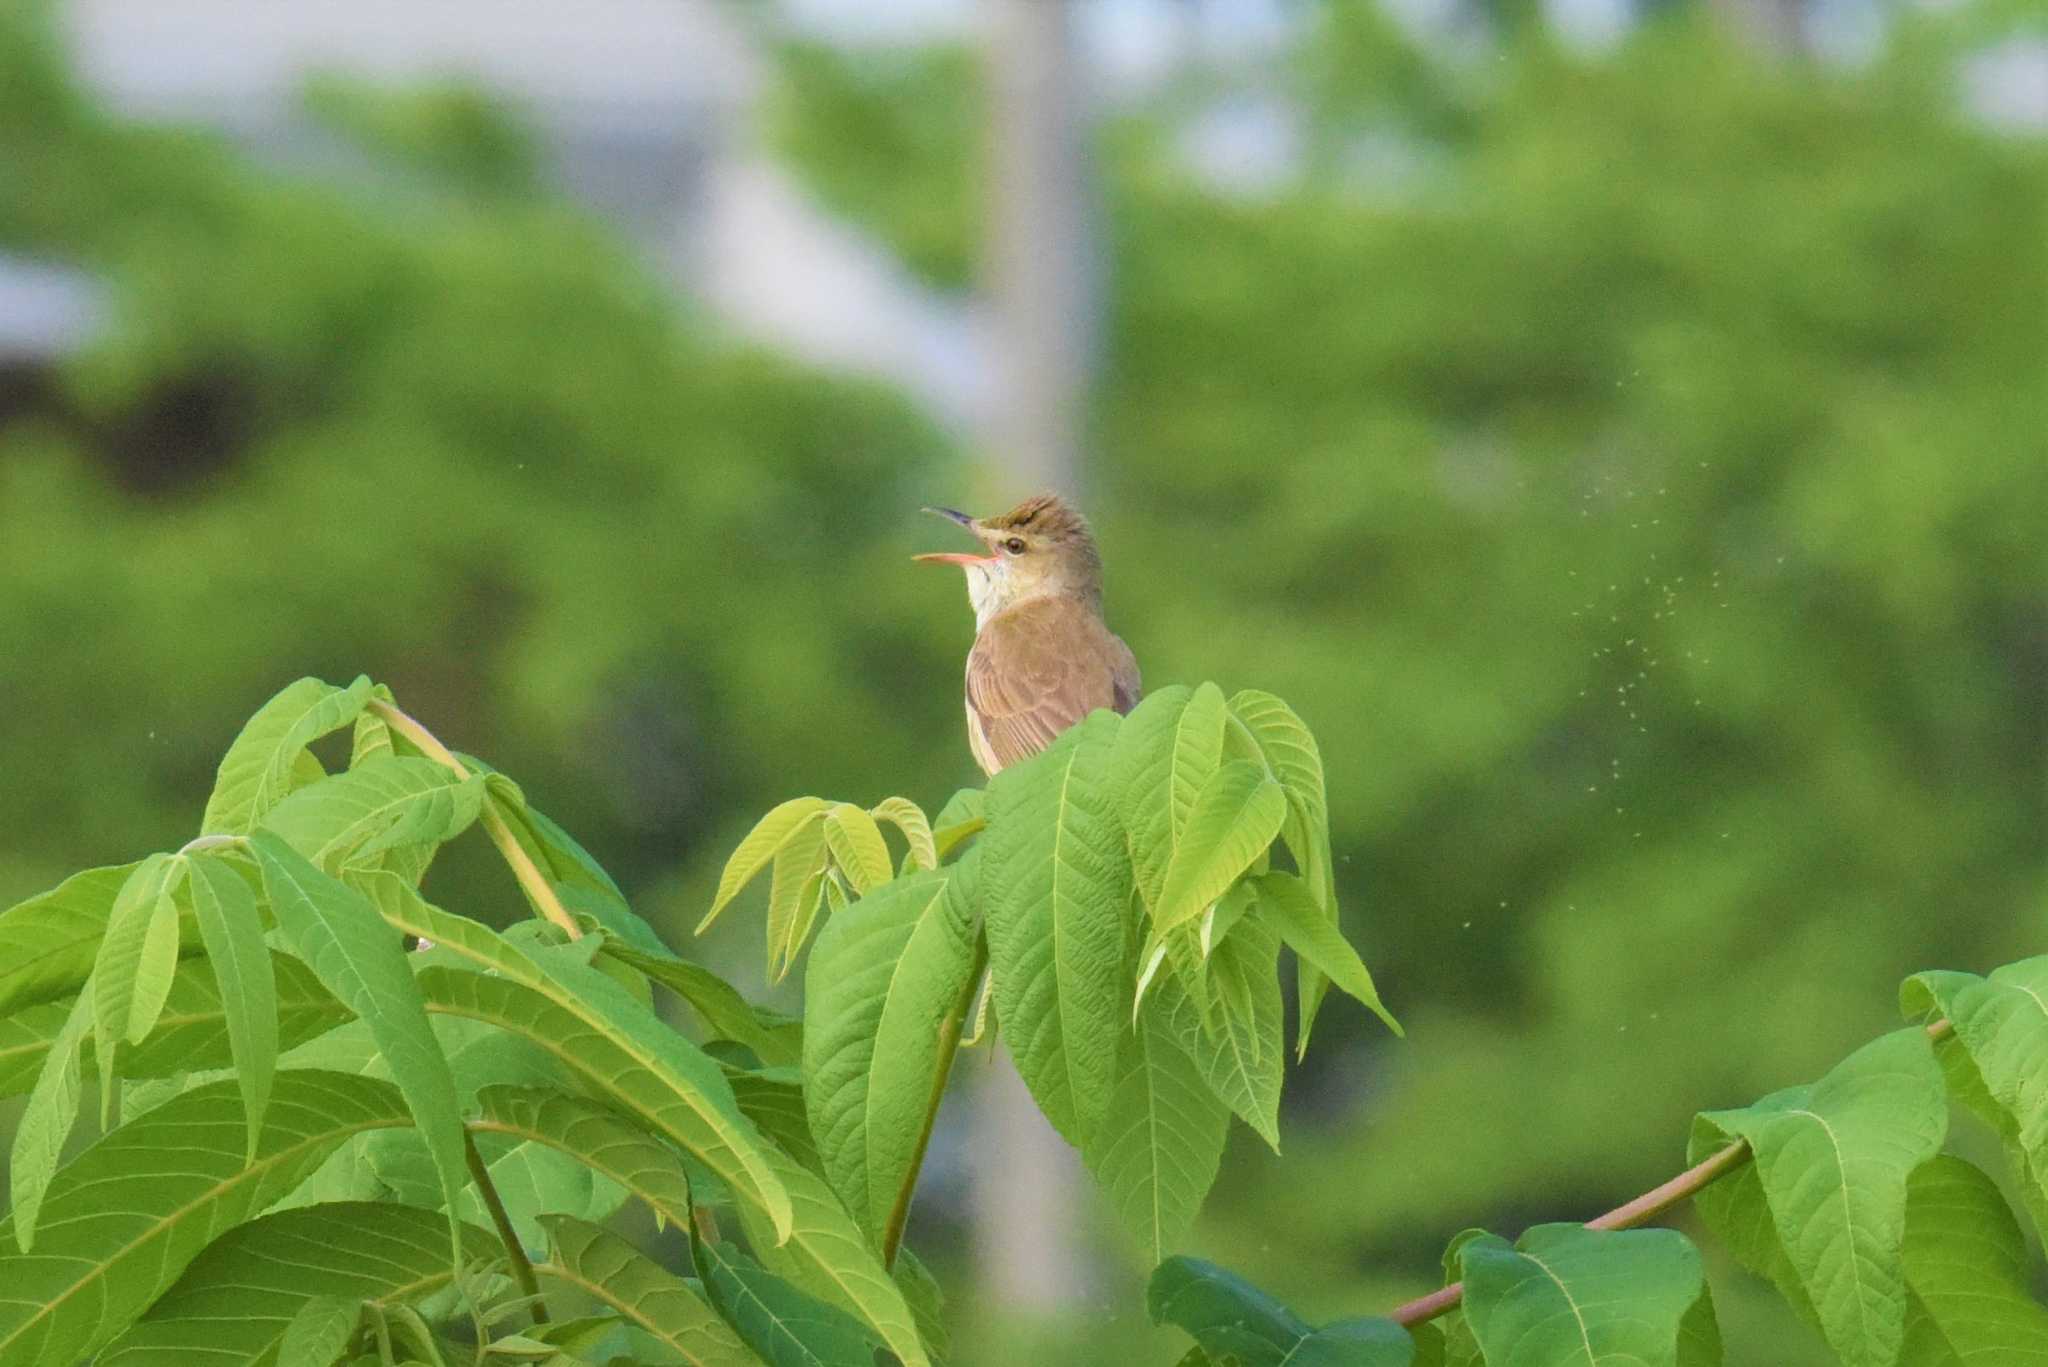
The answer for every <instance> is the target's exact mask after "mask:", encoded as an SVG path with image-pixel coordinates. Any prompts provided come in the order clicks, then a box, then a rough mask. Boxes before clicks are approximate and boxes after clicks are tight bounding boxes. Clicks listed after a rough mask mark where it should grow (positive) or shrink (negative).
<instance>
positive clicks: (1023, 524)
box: [916, 494, 1102, 625]
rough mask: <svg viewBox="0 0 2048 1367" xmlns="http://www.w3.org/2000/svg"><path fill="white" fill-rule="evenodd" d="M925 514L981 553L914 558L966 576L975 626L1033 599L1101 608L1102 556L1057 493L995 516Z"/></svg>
mask: <svg viewBox="0 0 2048 1367" xmlns="http://www.w3.org/2000/svg"><path fill="white" fill-rule="evenodd" d="M925 511H926V512H928V513H931V514H933V515H935V516H938V517H943V518H945V519H947V520H948V521H950V522H957V523H959V524H960V525H961V526H962V527H965V528H966V529H967V530H968V531H970V532H972V533H973V534H974V535H975V536H976V537H977V538H978V539H979V540H980V541H981V544H982V546H983V547H984V548H985V551H986V553H985V554H982V555H973V554H968V553H965V552H953V551H946V552H933V553H931V554H929V555H920V556H918V557H916V558H917V559H919V560H922V561H925V562H926V563H928V564H941V565H958V566H960V567H961V568H962V569H964V570H965V571H967V597H968V599H969V600H970V601H971V602H972V603H973V604H974V619H975V622H976V624H977V625H979V624H980V623H982V622H986V621H987V620H988V619H989V618H991V617H993V616H995V614H997V613H998V612H1001V611H1002V610H1003V609H1004V608H1007V607H1014V606H1015V605H1016V604H1018V603H1023V602H1028V601H1030V600H1031V599H1034V598H1052V597H1059V596H1065V597H1072V598H1079V599H1081V600H1082V601H1083V602H1086V603H1088V604H1089V605H1090V606H1092V607H1097V608H1099V607H1100V606H1101V602H1102V557H1101V556H1100V555H1099V554H1098V553H1097V552H1096V549H1095V537H1094V534H1093V533H1091V532H1090V531H1089V530H1088V522H1087V519H1085V518H1083V517H1082V516H1081V514H1080V513H1078V512H1076V511H1075V510H1074V509H1073V508H1072V507H1071V506H1070V505H1068V504H1067V502H1066V501H1065V500H1063V499H1061V498H1060V497H1059V496H1058V495H1057V494H1040V495H1038V496H1037V497H1036V498H1027V499H1025V500H1024V501H1023V502H1022V503H1020V504H1018V505H1017V506H1016V507H1014V508H1012V509H1010V511H1008V512H1007V513H1003V514H1001V515H999V516H997V517H969V516H968V515H967V514H966V513H959V512H954V511H953V510H952V509H951V508H927V509H925Z"/></svg>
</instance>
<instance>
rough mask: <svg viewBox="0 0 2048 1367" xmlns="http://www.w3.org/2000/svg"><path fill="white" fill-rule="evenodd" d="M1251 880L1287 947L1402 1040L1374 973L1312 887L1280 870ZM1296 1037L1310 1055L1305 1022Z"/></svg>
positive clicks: (1299, 1047)
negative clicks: (1346, 937)
mask: <svg viewBox="0 0 2048 1367" xmlns="http://www.w3.org/2000/svg"><path fill="white" fill-rule="evenodd" d="M1251 881H1252V886H1253V889H1254V891H1256V893H1257V894H1258V905H1259V907H1260V908H1261V910H1262V911H1263V913H1264V914H1265V916H1266V917H1267V918H1268V919H1269V920H1270V921H1271V922H1272V924H1273V926H1274V928H1275V929H1277V930H1278V931H1279V932H1280V938H1281V939H1283V940H1285V941H1286V942H1287V947H1288V948H1289V949H1291V950H1293V951H1294V952H1295V954H1296V955H1297V956H1298V957H1299V958H1300V959H1301V960H1302V962H1303V963H1305V964H1312V965H1314V966H1315V968H1316V969H1317V971H1318V972H1320V973H1321V974H1322V975H1323V977H1324V979H1325V980H1326V981H1329V982H1334V983H1336V984H1337V986H1338V987H1340V988H1342V989H1343V990H1344V991H1345V992H1347V993H1349V994H1350V995H1351V996H1353V997H1355V998H1357V999H1358V1000H1359V1001H1360V1002H1361V1003H1363V1004H1364V1005H1365V1007H1366V1008H1367V1009H1368V1010H1370V1011H1371V1012H1372V1013H1373V1014H1374V1015H1376V1016H1378V1017H1379V1018H1380V1019H1381V1020H1383V1021H1385V1022H1386V1023H1387V1028H1388V1029H1389V1030H1392V1031H1393V1032H1394V1033H1395V1034H1397V1035H1398V1034H1400V1033H1402V1032H1401V1023H1400V1022H1399V1021H1397V1020H1395V1019H1394V1017H1393V1015H1392V1013H1390V1012H1389V1011H1388V1010H1387V1008H1386V1006H1385V1005H1384V1004H1382V1003H1381V1001H1380V994H1379V991H1378V989H1376V988H1375V987H1374V986H1373V983H1372V974H1371V973H1369V972H1367V971H1366V967H1365V961H1364V960H1363V959H1361V958H1359V957H1358V951H1357V950H1356V949H1353V948H1352V947H1351V942H1350V941H1349V940H1347V939H1345V938H1344V932H1343V931H1342V930H1340V929H1339V928H1338V926H1337V922H1336V920H1335V919H1334V918H1333V917H1331V916H1330V915H1329V913H1328V912H1326V911H1325V910H1324V909H1323V907H1322V906H1321V905H1320V904H1318V903H1317V901H1316V899H1315V897H1314V895H1313V894H1312V893H1311V892H1310V890H1309V885H1308V884H1307V883H1305V882H1304V881H1302V880H1301V879H1300V878H1297V877H1295V876H1294V875H1293V874H1291V873H1283V872H1281V871H1279V870H1277V869H1276V870H1274V871H1272V872H1270V873H1264V874H1260V875H1259V876H1258V877H1257V878H1254V879H1253V880H1251ZM1318 995H1320V994H1318ZM1295 1038H1296V1039H1297V1040H1298V1041H1299V1045H1298V1047H1297V1051H1296V1052H1298V1053H1299V1052H1302V1051H1305V1050H1306V1049H1307V1048H1308V1026H1307V1023H1306V1018H1304V1021H1303V1023H1301V1024H1299V1025H1297V1026H1296V1031H1295Z"/></svg>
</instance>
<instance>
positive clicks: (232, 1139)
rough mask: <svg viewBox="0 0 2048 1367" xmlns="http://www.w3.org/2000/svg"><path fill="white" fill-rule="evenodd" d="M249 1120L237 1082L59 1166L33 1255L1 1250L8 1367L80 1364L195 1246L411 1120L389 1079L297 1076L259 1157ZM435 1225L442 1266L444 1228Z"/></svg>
mask: <svg viewBox="0 0 2048 1367" xmlns="http://www.w3.org/2000/svg"><path fill="white" fill-rule="evenodd" d="M247 1123H248V1116H247V1113H246V1112H245V1111H244V1110H243V1107H242V1100H241V1096H240V1094H239V1092H238V1091H237V1089H236V1086H235V1084H234V1083H233V1082H232V1081H230V1080H222V1081H220V1082H214V1083H208V1084H206V1085H205V1086H202V1087H197V1088H194V1089H193V1090H192V1091H190V1092H187V1093H185V1094H184V1095H182V1096H179V1097H175V1098H173V1099H172V1100H170V1101H167V1102H165V1103H164V1104H163V1105H161V1106H159V1107H157V1108H156V1109H155V1110H152V1111H150V1112H148V1113H147V1114H145V1115H142V1116H140V1117H138V1118H136V1119H135V1120H132V1121H130V1122H129V1123H128V1124H126V1125H123V1126H121V1127H120V1128H119V1129H117V1130H115V1131H113V1132H112V1133H111V1134H108V1135H106V1136H104V1137H103V1138H101V1139H100V1140H99V1141H98V1142H97V1143H95V1144H93V1145H92V1146H91V1147H90V1148H88V1149H86V1150H85V1151H84V1152H83V1153H81V1154H80V1155H79V1156H78V1157H77V1158H76V1159H74V1160H73V1161H72V1162H71V1163H69V1164H67V1165H66V1166H65V1167H64V1168H63V1169H62V1170H61V1171H59V1172H58V1174H57V1177H56V1180H55V1181H53V1182H52V1183H51V1184H50V1190H49V1194H48V1196H47V1198H46V1199H45V1201H44V1202H43V1209H42V1219H41V1225H40V1234H39V1235H38V1237H37V1240H36V1250H35V1252H33V1253H17V1254H9V1253H4V1252H0V1367H31V1365H34V1367H43V1364H52V1363H71V1362H76V1361H77V1360H78V1359H79V1358H80V1357H82V1356H84V1355H86V1354H89V1353H92V1352H95V1351H97V1350H98V1349H99V1347H100V1346H101V1345H103V1344H105V1343H106V1342H107V1341H108V1340H109V1339H111V1338H112V1337H113V1336H114V1335H115V1334H117V1333H119V1332H120V1331H121V1330H122V1329H123V1328H125V1327H127V1325H128V1324H129V1323H130V1322H131V1321H132V1320H133V1319H134V1318H135V1317H136V1316H137V1315H139V1314H141V1313H142V1311H143V1310H144V1308H146V1307H147V1306H148V1305H149V1304H150V1303H151V1302H152V1301H154V1300H155V1299H156V1298H157V1297H158V1296H159V1295H160V1294H162V1292H163V1291H164V1289H165V1288H167V1287H168V1286H170V1285H171V1283H172V1282H173V1281H175V1280H176V1279H177V1276H178V1274H179V1272H180V1271H181V1270H182V1269H183V1268H184V1267H185V1265H186V1264H187V1263H188V1262H190V1261H191V1260H192V1258H193V1257H194V1255H196V1254H197V1253H198V1252H199V1250H200V1249H202V1248H204V1247H206V1245H207V1244H209V1243H211V1242H212V1241H213V1240H214V1239H215V1238H216V1237H217V1236H218V1235H219V1234H220V1233H221V1232H222V1231H224V1230H227V1229H230V1228H232V1227H234V1226H235V1225H238V1224H240V1223H241V1222H242V1221H244V1220H246V1219H248V1218H249V1217H251V1216H253V1215H255V1214H256V1213H257V1212H258V1211H261V1210H263V1209H264V1208H266V1207H267V1206H269V1205H270V1204H271V1203H272V1202H274V1201H276V1200H277V1199H278V1198H279V1197H281V1196H283V1195H284V1194H285V1193H287V1192H289V1191H290V1190H291V1189H292V1188H293V1187H295V1186H297V1185H298V1184H299V1183H300V1182H301V1181H302V1180H303V1179H304V1178H305V1177H306V1176H307V1175H308V1174H309V1173H311V1172H312V1171H313V1170H314V1169H315V1168H317V1167H318V1166H319V1165H320V1164H321V1162H322V1161H323V1160H325V1159H326V1157H327V1155H328V1154H329V1153H331V1152H333V1151H334V1149H336V1148H337V1147H338V1146H339V1145H340V1144H341V1143H342V1142H343V1141H344V1140H346V1139H347V1138H349V1136H351V1135H354V1134H359V1133H363V1132H366V1131H369V1130H374V1129H382V1128H386V1127H389V1126H394V1125H408V1124H411V1123H412V1117H411V1115H410V1113H409V1112H408V1110H407V1108H406V1105H405V1103H404V1101H403V1099H402V1098H401V1097H400V1095H399V1093H398V1092H397V1091H396V1090H395V1089H394V1088H393V1087H392V1086H391V1084H389V1083H386V1082H378V1081H374V1080H372V1079H369V1078H358V1077H349V1076H347V1075H345V1074H340V1073H330V1072H323V1071H315V1070H291V1071H286V1072H281V1073H279V1074H278V1075H277V1079H276V1082H275V1085H274V1086H273V1088H272V1090H271V1096H270V1106H269V1108H268V1111H267V1114H266V1118H265V1121H264V1125H263V1134H262V1138H261V1140H260V1141H259V1142H258V1144H257V1147H256V1155H255V1157H254V1158H253V1159H251V1158H250V1157H249V1156H248V1153H247V1141H246V1134H247ZM13 1223H14V1222H13V1220H12V1219H11V1218H10V1219H9V1220H7V1221H6V1222H4V1223H0V1249H4V1248H5V1247H7V1246H9V1245H10V1244H11V1243H12V1240H11V1238H9V1237H8V1233H9V1231H11V1229H12V1226H13ZM440 1228H441V1230H442V1234H443V1238H442V1240H441V1244H440V1252H441V1256H442V1258H443V1259H444V1260H445V1259H446V1257H447V1254H448V1243H447V1239H446V1231H447V1225H446V1223H445V1222H444V1223H442V1224H441V1226H440ZM308 1289H309V1290H311V1289H317V1288H308Z"/></svg>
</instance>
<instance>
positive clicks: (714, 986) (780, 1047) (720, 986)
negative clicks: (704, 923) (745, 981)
mask: <svg viewBox="0 0 2048 1367" xmlns="http://www.w3.org/2000/svg"><path fill="white" fill-rule="evenodd" d="M604 952H605V954H606V955H607V956H609V957H611V958H615V959H617V960H618V961H619V962H621V963H624V964H630V965H631V966H632V967H634V968H637V969H639V970H640V971H641V972H642V973H645V974H646V975H647V976H648V977H650V978H652V979H654V981H656V982H658V983H660V984H661V985H662V986H663V987H666V988H668V989H669V990H670V991H672V992H674V993H675V994H676V995H677V996H679V997H681V998H682V999H683V1000H684V1001H685V1002H687V1003H689V1006H690V1009H691V1010H692V1011H694V1012H696V1013H697V1019H698V1020H700V1021H702V1022H703V1024H704V1028H705V1029H706V1030H707V1031H709V1032H710V1033H711V1034H712V1035H713V1036H714V1037H716V1038H718V1039H729V1040H731V1041H733V1042H734V1043H735V1044H744V1045H745V1046H746V1047H747V1048H749V1049H751V1050H753V1051H754V1056H755V1057H756V1058H758V1059H760V1060H761V1062H762V1063H764V1064H766V1065H768V1066H770V1067H779V1066H782V1065H785V1064H795V1063H797V1062H799V1061H800V1060H801V1058H802V1050H803V1024H802V1022H800V1021H797V1020H794V1019H792V1018H790V1017H787V1016H781V1015H777V1014H776V1013H775V1012H773V1011H769V1010H767V1009H766V1008H764V1007H759V1006H755V1005H754V1004H753V1003H751V1002H749V1001H748V1000H747V999H746V998H745V997H742V996H741V995H740V994H739V991H738V990H737V989H736V988H734V987H733V986H732V985H731V984H730V983H728V982H726V980H725V979H723V978H721V977H719V976H718V975H717V974H716V973H713V972H712V971H711V970H710V969H708V968H706V967H704V966H703V965H702V964H696V963H691V962H690V961H689V960H687V959H678V958H676V957H675V956H674V955H671V954H667V953H663V954H661V955H655V954H649V953H645V952H642V951H639V950H636V949H633V948H631V947H630V946H627V945H623V944H620V943H619V942H617V941H609V942H607V943H606V945H605V949H604Z"/></svg>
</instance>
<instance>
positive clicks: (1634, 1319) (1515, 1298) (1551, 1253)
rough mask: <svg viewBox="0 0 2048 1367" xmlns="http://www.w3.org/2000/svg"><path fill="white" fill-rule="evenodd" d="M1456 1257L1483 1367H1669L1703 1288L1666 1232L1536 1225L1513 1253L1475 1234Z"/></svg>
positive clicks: (1684, 1250)
mask: <svg viewBox="0 0 2048 1367" xmlns="http://www.w3.org/2000/svg"><path fill="white" fill-rule="evenodd" d="M1460 1257H1461V1259H1462V1261H1463V1265H1464V1277H1465V1318H1466V1320H1467V1321H1468V1322H1469V1323H1470V1324H1471V1326H1472V1330H1473V1333H1474V1335H1475V1336H1476V1337H1477V1338H1478V1340H1479V1344H1480V1346H1481V1347H1482V1348H1483V1349H1484V1350H1485V1353H1486V1361H1487V1364H1488V1367H1654V1365H1655V1364H1665V1365H1666V1367H1675V1364H1676V1363H1677V1361H1678V1340H1679V1325H1680V1322H1681V1321H1683V1320H1684V1318H1685V1317H1686V1315H1687V1314H1688V1313H1689V1312H1690V1311H1691V1310H1692V1307H1693V1305H1694V1304H1695V1303H1696V1302H1697V1301H1698V1300H1699V1298H1700V1295H1701V1293H1702V1292H1703V1291H1704V1290H1705V1286H1706V1283H1705V1281H1704V1280H1703V1277H1702V1274H1701V1270H1700V1255H1699V1253H1698V1252H1697V1251H1696V1250H1695V1249H1694V1248H1693V1246H1692V1245H1691V1244H1690V1243H1688V1242H1687V1241H1686V1238H1685V1236H1684V1235H1682V1234H1680V1233H1678V1232H1677V1231H1676V1230H1670V1229H1635V1230H1622V1231H1614V1232H1608V1231H1601V1230H1592V1229H1587V1228H1586V1227H1585V1226H1584V1225H1574V1224H1555V1225H1537V1226H1536V1227H1535V1228H1533V1229H1531V1230H1529V1231H1528V1232H1527V1233H1525V1234H1523V1235H1522V1237H1521V1239H1519V1240H1518V1241H1517V1242H1516V1243H1515V1245H1514V1246H1513V1247H1512V1248H1511V1247H1509V1246H1508V1242H1507V1240H1505V1239H1502V1238H1499V1237H1497V1236H1495V1235H1491V1234H1487V1235H1481V1236H1480V1237H1478V1238H1475V1239H1472V1240H1469V1241H1467V1242H1466V1243H1465V1244H1464V1246H1463V1248H1462V1249H1461V1250H1460Z"/></svg>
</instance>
